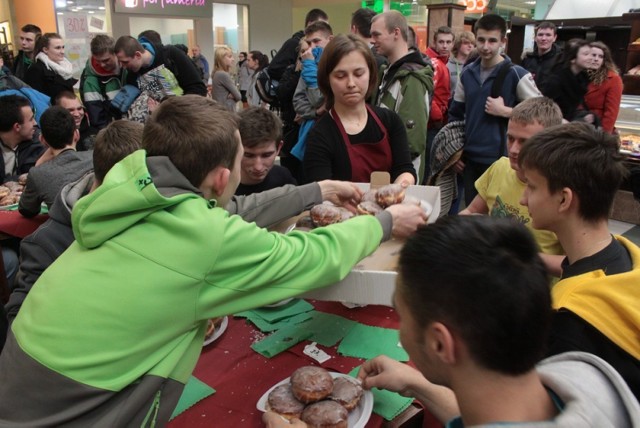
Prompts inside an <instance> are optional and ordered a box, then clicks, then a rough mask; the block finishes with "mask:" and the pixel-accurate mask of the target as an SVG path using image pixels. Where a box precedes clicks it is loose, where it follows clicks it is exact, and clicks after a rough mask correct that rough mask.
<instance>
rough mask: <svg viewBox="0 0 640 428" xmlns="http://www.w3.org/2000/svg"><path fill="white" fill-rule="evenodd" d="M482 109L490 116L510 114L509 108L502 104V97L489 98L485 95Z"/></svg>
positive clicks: (507, 115) (506, 115)
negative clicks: (485, 100)
mask: <svg viewBox="0 0 640 428" xmlns="http://www.w3.org/2000/svg"><path fill="white" fill-rule="evenodd" d="M484 111H485V112H486V113H487V114H490V115H492V116H499V117H509V116H511V109H510V108H509V107H507V106H505V105H504V99H503V98H502V97H498V98H491V97H487V102H486V103H485V107H484Z"/></svg>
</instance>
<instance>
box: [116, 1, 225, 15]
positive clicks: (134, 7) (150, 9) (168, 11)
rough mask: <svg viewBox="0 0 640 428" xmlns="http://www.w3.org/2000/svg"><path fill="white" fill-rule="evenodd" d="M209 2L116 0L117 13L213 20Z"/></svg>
mask: <svg viewBox="0 0 640 428" xmlns="http://www.w3.org/2000/svg"><path fill="white" fill-rule="evenodd" d="M211 5H212V3H211V2H210V1H209V0H114V10H115V12H116V13H143V14H147V15H164V16H188V17H194V18H211V16H212V14H213V12H212V6H211Z"/></svg>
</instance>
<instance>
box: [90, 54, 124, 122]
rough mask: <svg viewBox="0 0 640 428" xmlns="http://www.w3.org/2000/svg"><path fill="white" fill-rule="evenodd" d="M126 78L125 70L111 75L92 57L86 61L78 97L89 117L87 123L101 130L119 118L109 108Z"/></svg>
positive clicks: (117, 112) (114, 111)
mask: <svg viewBox="0 0 640 428" xmlns="http://www.w3.org/2000/svg"><path fill="white" fill-rule="evenodd" d="M126 78H127V70H126V69H125V68H124V67H121V68H120V72H119V73H117V74H113V73H112V72H109V71H107V70H105V69H104V68H103V67H102V66H100V63H98V62H97V61H96V60H95V59H94V58H93V56H91V57H90V58H89V59H88V60H87V65H86V66H85V68H84V70H82V76H80V97H81V98H82V101H83V102H84V107H85V109H86V110H87V114H88V115H89V122H90V123H91V125H92V126H93V127H95V128H98V129H102V128H104V127H105V126H107V125H108V124H109V122H111V121H112V120H117V119H120V118H121V116H122V115H121V114H120V112H119V111H117V110H116V109H115V108H111V100H113V98H114V97H115V96H116V95H117V94H118V92H119V91H120V89H121V88H122V86H123V85H124V84H125V82H126Z"/></svg>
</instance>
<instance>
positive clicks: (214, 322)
mask: <svg viewBox="0 0 640 428" xmlns="http://www.w3.org/2000/svg"><path fill="white" fill-rule="evenodd" d="M222 319H223V317H217V318H211V319H210V320H207V331H206V332H205V334H204V338H205V340H206V339H208V338H210V337H211V336H213V333H214V332H215V331H216V330H217V329H218V328H219V327H220V325H221V324H222Z"/></svg>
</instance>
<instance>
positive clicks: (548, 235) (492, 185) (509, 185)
mask: <svg viewBox="0 0 640 428" xmlns="http://www.w3.org/2000/svg"><path fill="white" fill-rule="evenodd" d="M561 123H562V112H561V111H560V107H558V106H557V105H556V103H554V102H553V100H552V99H550V98H546V97H537V98H530V99H528V100H525V101H523V102H522V103H520V104H518V105H517V106H516V107H514V108H513V112H512V113H511V118H510V119H509V125H508V126H507V155H508V157H502V158H500V159H499V160H497V161H496V162H494V163H493V165H491V166H490V167H489V169H487V171H486V172H485V173H484V174H482V176H481V177H480V178H479V179H478V180H476V190H477V191H478V194H477V195H476V197H475V198H474V199H473V201H471V204H470V205H469V206H467V208H466V209H464V210H462V211H461V212H460V214H462V215H465V214H489V215H490V216H492V217H508V218H514V219H516V220H517V221H519V222H521V223H523V224H524V225H525V226H527V228H528V229H529V230H530V231H531V232H532V233H533V236H534V237H535V238H536V242H537V243H538V245H539V246H540V251H541V252H542V254H541V257H542V259H543V260H544V261H545V264H546V265H547V268H548V269H549V272H550V273H551V274H552V275H553V276H555V277H559V276H560V263H561V262H562V259H563V258H564V257H562V255H564V251H563V250H562V246H560V243H559V242H558V238H557V237H556V235H555V234H554V233H552V232H549V231H546V230H537V229H534V228H533V226H531V217H530V216H529V211H528V210H527V207H525V206H523V205H521V204H520V199H521V198H522V192H524V189H525V186H526V184H525V179H524V175H523V173H522V171H521V170H520V168H519V167H518V154H519V153H520V150H522V147H523V145H524V144H525V143H526V141H527V140H528V139H529V138H531V137H532V136H534V135H535V134H537V133H538V132H540V131H542V130H543V129H545V128H549V127H551V126H556V125H560V124H561Z"/></svg>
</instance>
